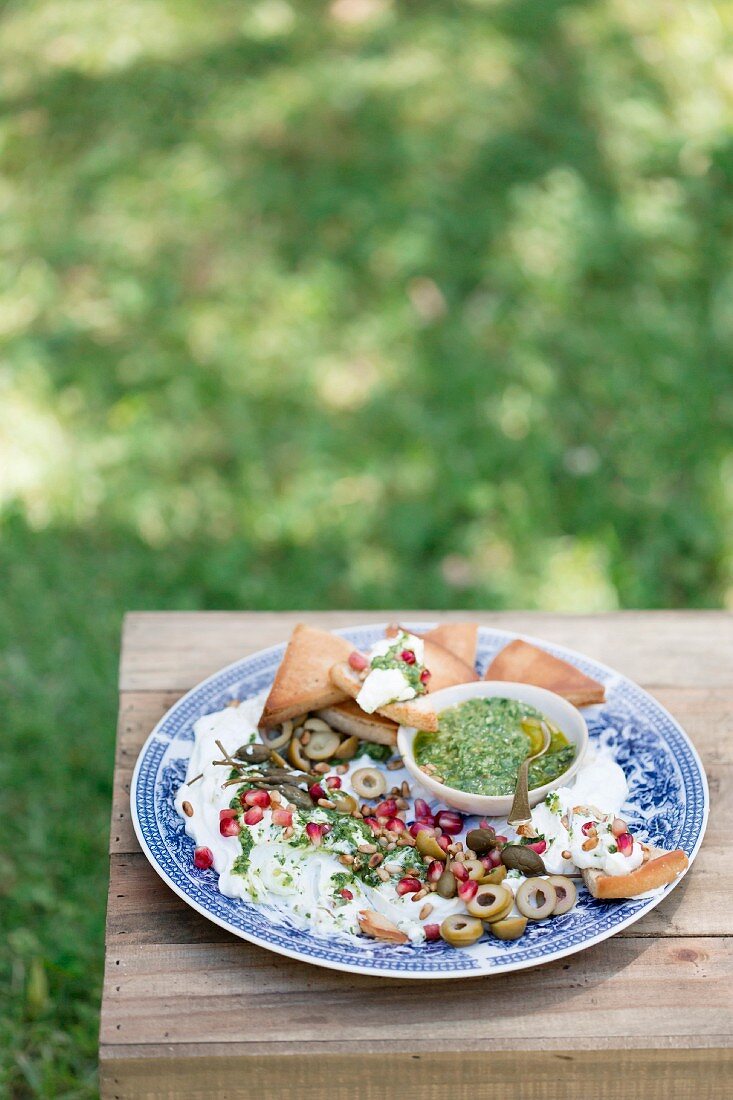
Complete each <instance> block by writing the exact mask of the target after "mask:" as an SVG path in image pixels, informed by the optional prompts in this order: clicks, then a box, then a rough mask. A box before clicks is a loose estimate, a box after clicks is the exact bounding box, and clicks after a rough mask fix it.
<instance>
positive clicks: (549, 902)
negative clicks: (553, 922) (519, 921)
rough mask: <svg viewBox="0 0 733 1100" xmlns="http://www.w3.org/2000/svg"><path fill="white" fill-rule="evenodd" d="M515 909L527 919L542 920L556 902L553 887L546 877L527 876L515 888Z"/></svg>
mask: <svg viewBox="0 0 733 1100" xmlns="http://www.w3.org/2000/svg"><path fill="white" fill-rule="evenodd" d="M516 900H517V909H518V910H519V912H520V913H521V914H522V916H523V917H527V919H528V920H544V919H545V917H549V916H551V915H552V913H553V910H554V908H555V905H556V904H557V894H556V893H555V887H554V886H553V885H552V883H551V882H550V880H549V879H546V878H528V879H527V880H526V882H523V883H522V885H521V886H520V887H519V889H518V890H517V899H516Z"/></svg>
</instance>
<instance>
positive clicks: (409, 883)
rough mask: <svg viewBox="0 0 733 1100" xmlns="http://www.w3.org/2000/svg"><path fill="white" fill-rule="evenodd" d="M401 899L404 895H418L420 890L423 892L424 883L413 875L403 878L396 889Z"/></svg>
mask: <svg viewBox="0 0 733 1100" xmlns="http://www.w3.org/2000/svg"><path fill="white" fill-rule="evenodd" d="M395 889H396V890H397V893H398V894H399V896H400V897H402V896H403V894H416V893H417V892H418V890H422V883H421V882H420V879H419V878H414V877H413V876H412V875H406V876H405V878H401V879H400V881H399V882H398V883H397V886H396V887H395Z"/></svg>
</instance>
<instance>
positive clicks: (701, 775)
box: [131, 623, 708, 978]
mask: <svg viewBox="0 0 733 1100" xmlns="http://www.w3.org/2000/svg"><path fill="white" fill-rule="evenodd" d="M431 625H433V624H430V623H413V624H411V627H412V629H414V630H425V629H429V628H430V626H431ZM383 630H384V628H383V627H380V626H366V627H355V628H353V629H350V630H344V631H340V632H339V633H342V634H343V635H344V636H345V637H347V638H348V639H349V640H350V641H352V642H353V643H354V644H355V645H357V646H359V647H360V648H362V649H364V648H367V647H368V646H369V645H371V644H372V642H374V641H376V639H377V638H378V637H380V636H382V635H383ZM513 637H515V635H512V634H508V633H506V632H505V631H500V630H490V629H486V628H482V629H481V630H480V633H479V646H478V661H477V664H478V668H479V670H480V671H483V669H484V668H486V666H487V664H488V662H489V661H490V660H491V658H492V657H493V656H494V654H495V653H497V652H498V651H499V650H500V649H501V648H502V647H503V646H505V645H506V644H507V642H509V641H511V639H512V638H513ZM530 640H533V641H534V639H530ZM537 644H539V645H542V646H543V648H545V649H547V650H548V651H549V652H551V653H554V654H555V655H556V656H558V657H562V658H564V659H565V660H568V661H570V662H571V663H572V664H574V665H575V666H576V667H578V668H580V669H581V670H582V671H583V672H586V673H587V674H588V675H590V676H593V677H595V678H596V679H598V680H600V681H602V682H603V683H604V685H605V687H606V699H607V701H606V703H604V704H603V705H602V706H596V707H590V708H587V709H586V710H585V711H584V715H585V718H586V721H587V723H588V729H589V732H590V737H591V741H592V742H596V743H602V744H604V745H606V746H608V747H609V748H610V749H611V751H612V753H613V755H614V757H615V759H616V760H617V762H618V763H619V764H620V765H621V767H622V768H623V770H624V772H625V773H626V777H627V779H628V781H629V787H630V796H629V805H628V807H627V808H625V811H624V812H625V815H626V817H627V819H628V820H629V822H630V824H631V826H632V829H633V831H634V832H635V833H638V834H639V835H640V836H641V837H642V839H647V840H649V841H651V842H652V843H654V844H658V845H659V846H660V847H664V848H678V847H679V848H683V849H684V850H685V851H686V852H687V854H688V855H689V857H690V859H691V860H692V858H693V857H694V855H695V853H696V852H697V849H698V848H699V846H700V843H701V842H702V838H703V834H704V831H705V825H706V822H707V814H708V789H707V780H706V777H705V772H704V770H703V767H702V764H701V762H700V759H699V757H698V756H697V753H696V752H695V750H694V748H693V747H692V745H691V744H690V741H689V740H688V738H687V736H686V734H685V733H684V732H683V730H682V729H681V728H680V726H679V725H678V724H677V722H675V720H674V719H673V718H672V716H671V715H670V714H669V713H668V712H667V711H666V710H665V709H664V708H663V707H662V706H661V705H660V704H659V703H657V702H656V700H654V699H653V698H652V697H651V696H650V695H648V694H647V693H646V692H645V691H643V690H642V689H641V688H640V687H638V686H637V685H636V684H634V683H632V681H630V680H628V679H626V678H625V677H623V676H620V675H619V674H618V673H615V672H613V671H612V670H611V669H609V668H607V667H605V666H604V665H601V664H599V663H598V662H596V661H592V660H590V659H589V658H587V657H583V656H581V655H580V654H577V653H574V652H572V651H570V650H566V649H564V648H563V647H561V646H556V645H550V644H548V643H546V642H537ZM284 649H285V647H284V645H280V646H274V647H272V648H271V649H267V650H262V651H261V652H259V653H255V654H253V655H252V656H251V657H245V658H244V659H243V660H241V661H237V662H236V663H235V664H233V665H230V666H229V667H228V668H225V669H222V670H221V671H220V672H217V673H215V674H214V675H213V676H211V677H209V679H208V680H205V681H204V682H203V683H201V684H199V685H198V686H197V687H195V688H193V690H192V691H190V692H189V693H188V694H187V695H185V696H184V697H183V698H182V699H180V700H179V701H178V702H177V703H176V704H175V705H174V706H173V707H171V709H170V710H169V711H168V713H167V714H166V715H165V716H164V717H163V718H162V719H161V721H160V722H159V723H158V725H157V726H156V728H155V729H154V730H153V732H152V733H151V734H150V737H149V738H148V740H147V741H146V743H145V745H144V746H143V748H142V750H141V752H140V756H139V758H138V761H137V765H136V768H135V773H134V775H133V779H132V787H131V805H132V817H133V823H134V825H135V831H136V833H137V836H138V839H139V841H140V844H141V846H142V848H143V851H144V852H145V854H146V855H147V857H148V859H149V860H150V862H151V863H152V865H153V867H154V868H155V869H156V871H157V872H158V873H159V874H160V875H161V877H162V878H163V879H164V880H165V881H166V882H167V883H168V884H169V885H170V886H171V887H172V889H173V890H174V891H175V892H176V893H177V894H179V895H180V896H181V897H182V898H183V899H184V900H185V901H186V902H188V904H189V905H191V906H192V907H193V908H194V909H196V910H198V912H200V913H202V914H203V915H204V916H206V917H208V918H209V919H210V920H213V921H214V922H215V923H217V924H220V925H221V926H222V927H224V928H226V929H228V930H229V931H230V932H233V933H234V934H235V935H237V936H241V937H242V938H244V939H247V940H251V941H252V942H254V943H257V944H260V945H261V946H263V947H266V948H269V949H270V950H273V951H277V952H279V953H281V954H283V955H287V956H290V957H292V958H297V959H302V960H304V961H306V962H310V963H314V964H316V965H320V966H326V967H331V968H334V969H339V970H347V971H352V972H363V973H368V974H382V975H387V976H392V977H394V976H399V977H405V978H450V977H459V976H477V975H481V974H486V973H497V972H500V971H505V970H513V969H519V968H521V967H526V966H533V965H537V964H539V963H543V962H549V961H551V960H554V959H558V958H562V957H563V956H565V955H569V954H572V953H573V952H575V951H580V950H582V949H583V948H585V947H589V946H591V945H592V944H594V943H598V942H599V941H600V940H603V939H605V938H606V937H608V936H611V935H613V934H614V933H615V932H618V931H620V930H621V929H622V928H624V927H626V926H627V925H629V924H631V923H632V922H633V921H635V920H638V919H639V918H640V917H642V916H643V915H644V914H645V913H647V912H649V910H650V909H652V908H654V906H655V905H657V904H659V902H660V901H661V900H662V899H663V898H664V897H665V896H666V895H667V894H668V893H669V892H670V890H672V889H673V888H674V886H675V885H676V883H673V884H671V885H670V886H668V887H667V888H666V889H665V890H664V891H663V892H662V893H660V894H657V895H655V896H654V897H653V898H648V899H636V900H630V901H624V902H602V901H598V900H596V899H595V898H593V897H591V896H590V895H589V894H587V893H586V891H585V890H582V889H581V890H580V891H579V898H578V904H577V905H576V907H575V908H574V909H573V910H572V911H571V912H570V913H567V914H566V915H565V916H563V917H560V918H556V919H554V920H553V921H552V922H550V923H542V924H534V925H533V924H530V925H529V927H528V929H527V932H526V933H525V935H524V936H523V937H522V939H521V940H515V941H511V942H502V941H499V940H495V939H491V940H490V941H486V940H482V941H481V942H480V943H478V944H475V945H474V946H473V947H471V948H467V949H463V950H460V951H457V950H455V949H454V948H452V947H450V946H449V945H448V944H445V943H443V942H442V941H441V942H438V943H431V944H426V945H421V946H418V947H413V946H412V945H406V946H404V947H395V946H392V945H389V944H382V943H376V942H374V941H370V940H366V939H361V938H360V939H358V940H357V939H356V938H355V937H350V936H346V935H344V936H343V937H340V938H335V939H323V938H321V937H318V936H315V935H313V934H312V933H310V932H308V931H303V930H302V929H299V928H296V927H295V926H294V925H293V924H292V923H291V922H290V921H289V920H288V919H287V916H286V915H284V914H283V913H282V912H279V911H277V910H271V909H269V908H266V907H263V906H257V905H254V904H250V903H247V902H245V901H242V900H240V899H234V898H227V897H225V896H224V895H223V894H221V893H219V889H218V885H217V880H218V876H217V874H216V872H214V871H213V870H209V871H199V870H197V869H196V868H195V867H194V865H193V842H192V841H191V839H190V838H189V837H188V836H187V835H186V832H185V829H184V825H183V820H182V819H181V818H180V817H179V815H178V814H177V812H176V810H175V807H174V804H173V800H174V797H175V794H176V791H177V790H178V788H179V787H180V785H181V783H182V782H183V780H184V778H185V775H186V768H187V764H188V758H189V756H190V753H191V748H192V742H193V736H194V735H193V725H194V723H195V722H196V720H197V719H198V718H200V717H201V716H202V715H204V714H209V713H211V712H212V711H216V710H220V709H221V708H222V707H224V706H225V705H226V704H227V703H228V702H229V701H230V700H232V699H248V698H251V697H252V696H253V695H256V694H258V693H259V692H261V691H263V690H264V689H266V688H267V687H268V686H269V684H270V683H271V682H272V679H273V677H274V674H275V671H276V669H277V667H278V664H279V663H280V660H281V658H282V655H283V652H284ZM677 881H679V880H677Z"/></svg>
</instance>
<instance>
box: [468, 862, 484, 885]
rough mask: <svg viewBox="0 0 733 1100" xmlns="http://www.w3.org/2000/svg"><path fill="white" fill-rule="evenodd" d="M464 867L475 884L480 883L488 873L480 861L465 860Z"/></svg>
mask: <svg viewBox="0 0 733 1100" xmlns="http://www.w3.org/2000/svg"><path fill="white" fill-rule="evenodd" d="M463 866H464V867H465V868H466V870H467V871H468V877H469V878H471V879H473V880H474V882H480V881H481V879H482V878H483V876H484V874H485V872H486V868H485V867H484V865H483V863H482V862H481V860H480V859H464V861H463Z"/></svg>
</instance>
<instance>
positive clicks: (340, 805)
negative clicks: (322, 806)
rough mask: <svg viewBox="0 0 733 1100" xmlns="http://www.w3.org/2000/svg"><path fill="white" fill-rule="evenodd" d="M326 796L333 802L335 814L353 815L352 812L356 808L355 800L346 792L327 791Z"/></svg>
mask: <svg viewBox="0 0 733 1100" xmlns="http://www.w3.org/2000/svg"><path fill="white" fill-rule="evenodd" d="M327 795H328V798H329V800H330V801H331V802H333V807H334V809H335V811H336V813H337V814H353V812H354V810H356V809H357V808H358V807H357V802H356V799H355V798H352V797H351V795H350V794H347V793H346V791H341V790H335V791H328V792H327Z"/></svg>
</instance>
